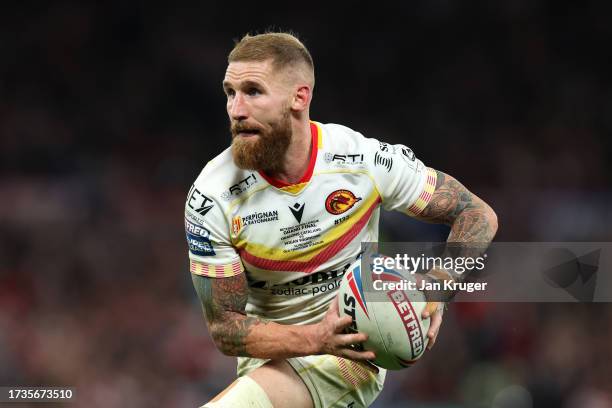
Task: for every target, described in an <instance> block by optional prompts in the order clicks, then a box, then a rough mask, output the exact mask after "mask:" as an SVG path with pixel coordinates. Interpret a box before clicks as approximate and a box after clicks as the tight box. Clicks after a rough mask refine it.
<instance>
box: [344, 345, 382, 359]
mask: <svg viewBox="0 0 612 408" xmlns="http://www.w3.org/2000/svg"><path fill="white" fill-rule="evenodd" d="M336 355H337V356H339V357H344V358H348V359H351V360H355V361H368V360H374V359H375V358H376V354H374V352H373V351H357V350H353V349H350V348H339V349H338V350H337V353H336Z"/></svg>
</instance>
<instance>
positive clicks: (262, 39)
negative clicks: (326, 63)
mask: <svg viewBox="0 0 612 408" xmlns="http://www.w3.org/2000/svg"><path fill="white" fill-rule="evenodd" d="M269 59H271V60H272V66H273V67H274V69H275V70H283V69H287V68H302V69H301V70H302V71H303V72H304V73H305V74H306V78H305V79H307V80H309V81H310V82H311V85H312V86H314V63H313V61H312V57H311V56H310V52H308V49H307V48H306V47H305V46H304V44H302V42H301V41H300V40H298V38H297V37H296V36H295V35H293V34H289V33H274V32H271V33H264V34H257V35H249V34H247V35H245V36H244V37H242V39H241V40H240V41H238V42H237V43H236V45H235V46H234V49H233V50H232V51H231V52H230V53H229V55H228V57H227V62H228V63H232V62H239V61H266V60H269Z"/></svg>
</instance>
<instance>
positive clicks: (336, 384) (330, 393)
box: [238, 354, 387, 408]
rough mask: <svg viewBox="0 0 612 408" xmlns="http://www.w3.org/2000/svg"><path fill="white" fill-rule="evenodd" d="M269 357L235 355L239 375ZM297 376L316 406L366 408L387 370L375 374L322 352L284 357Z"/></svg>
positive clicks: (356, 363)
mask: <svg viewBox="0 0 612 408" xmlns="http://www.w3.org/2000/svg"><path fill="white" fill-rule="evenodd" d="M268 361H269V360H263V359H258V358H249V357H238V376H239V377H241V376H243V375H245V374H248V373H249V372H251V371H253V370H255V369H256V368H258V367H260V366H262V365H263V364H265V363H266V362H268ZM287 362H288V363H289V364H290V365H291V367H293V369H294V370H295V372H296V373H297V374H298V375H299V376H300V378H301V379H302V381H304V384H306V387H307V388H308V391H310V395H311V396H312V400H313V401H314V406H315V408H366V407H369V406H370V404H372V402H374V400H375V399H376V397H378V394H380V392H381V391H382V388H383V383H384V381H385V375H386V374H387V371H386V370H385V369H382V368H379V370H380V371H379V373H378V374H374V373H373V372H372V371H370V370H368V369H367V368H365V367H364V365H363V364H361V363H358V362H355V361H352V360H347V359H344V358H340V357H336V356H332V355H328V354H324V355H320V356H306V357H295V358H289V359H287Z"/></svg>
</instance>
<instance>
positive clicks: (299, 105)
mask: <svg viewBox="0 0 612 408" xmlns="http://www.w3.org/2000/svg"><path fill="white" fill-rule="evenodd" d="M311 99H312V88H311V87H310V86H309V85H306V84H303V85H298V86H297V89H296V90H295V93H294V94H293V100H292V102H291V109H292V110H294V111H298V112H301V111H303V110H306V109H308V106H310V101H311Z"/></svg>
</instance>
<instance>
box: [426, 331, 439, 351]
mask: <svg viewBox="0 0 612 408" xmlns="http://www.w3.org/2000/svg"><path fill="white" fill-rule="evenodd" d="M427 338H428V339H429V341H428V342H427V350H431V349H432V348H433V346H434V344H436V339H437V338H438V332H437V331H436V332H427Z"/></svg>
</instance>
